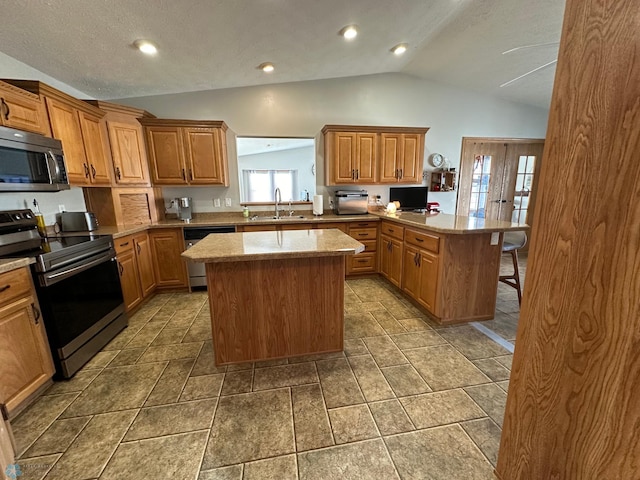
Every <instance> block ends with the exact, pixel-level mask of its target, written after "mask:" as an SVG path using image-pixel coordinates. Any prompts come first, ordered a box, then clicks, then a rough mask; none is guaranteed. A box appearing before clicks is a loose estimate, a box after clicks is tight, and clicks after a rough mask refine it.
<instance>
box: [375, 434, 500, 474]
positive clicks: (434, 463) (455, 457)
mask: <svg viewBox="0 0 640 480" xmlns="http://www.w3.org/2000/svg"><path fill="white" fill-rule="evenodd" d="M386 444H387V447H388V449H389V452H390V453H391V457H392V458H393V461H394V463H395V465H396V467H397V468H398V472H399V473H400V475H401V476H402V478H415V479H418V478H421V479H422V478H424V479H427V478H428V479H432V480H489V479H492V478H493V468H492V466H491V464H490V463H489V462H488V461H487V460H486V458H485V457H484V456H483V455H482V453H481V452H480V450H478V447H476V445H475V444H474V443H473V442H472V441H471V439H470V438H469V437H468V436H467V435H466V434H465V433H464V431H463V430H462V428H461V427H460V426H459V425H449V426H446V427H439V428H432V429H429V430H419V431H416V432H410V433H402V434H400V435H396V436H393V437H388V438H387V439H386Z"/></svg>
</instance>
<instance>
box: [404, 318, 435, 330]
mask: <svg viewBox="0 0 640 480" xmlns="http://www.w3.org/2000/svg"><path fill="white" fill-rule="evenodd" d="M398 321H399V322H400V323H401V324H402V326H403V327H404V328H405V330H406V331H407V332H420V331H424V330H432V328H431V326H429V324H428V323H427V321H426V319H424V318H401V319H399V320H398Z"/></svg>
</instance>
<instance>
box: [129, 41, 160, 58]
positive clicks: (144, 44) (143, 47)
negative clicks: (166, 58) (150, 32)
mask: <svg viewBox="0 0 640 480" xmlns="http://www.w3.org/2000/svg"><path fill="white" fill-rule="evenodd" d="M133 46H134V47H136V48H137V49H138V50H140V51H141V52H142V53H144V54H145V55H155V54H156V53H158V49H157V48H156V46H155V45H154V44H153V43H151V42H149V41H148V40H136V41H135V42H133Z"/></svg>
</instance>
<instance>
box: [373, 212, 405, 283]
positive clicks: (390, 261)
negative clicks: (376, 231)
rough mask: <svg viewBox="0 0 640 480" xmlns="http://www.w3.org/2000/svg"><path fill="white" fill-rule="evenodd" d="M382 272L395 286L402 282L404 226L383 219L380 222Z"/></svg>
mask: <svg viewBox="0 0 640 480" xmlns="http://www.w3.org/2000/svg"><path fill="white" fill-rule="evenodd" d="M380 234H381V235H380V247H379V252H380V253H379V254H380V273H381V274H382V275H383V276H384V277H385V278H386V279H387V280H389V281H390V282H391V283H393V284H394V285H395V286H397V287H400V285H401V282H402V256H403V253H402V252H403V247H404V245H403V242H402V240H403V238H404V227H400V226H398V225H397V224H394V223H391V222H386V221H382V222H381V223H380Z"/></svg>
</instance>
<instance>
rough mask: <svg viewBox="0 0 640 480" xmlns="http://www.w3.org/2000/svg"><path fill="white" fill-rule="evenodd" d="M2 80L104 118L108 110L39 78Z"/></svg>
mask: <svg viewBox="0 0 640 480" xmlns="http://www.w3.org/2000/svg"><path fill="white" fill-rule="evenodd" d="M2 81H4V82H6V83H10V84H12V85H15V86H16V87H18V88H22V89H24V90H27V91H29V92H31V93H34V94H36V95H41V96H45V97H47V98H52V99H55V100H58V101H59V102H64V103H66V104H68V105H71V106H72V107H74V108H76V109H78V110H81V111H83V112H86V113H90V114H92V115H96V116H97V117H99V118H102V117H104V116H105V115H106V112H104V111H102V110H100V109H99V108H98V107H96V106H94V105H90V104H89V103H87V102H85V101H84V100H79V99H77V98H75V97H72V96H71V95H68V94H66V93H64V92H62V91H60V90H58V89H56V88H53V87H52V86H50V85H47V84H46V83H43V82H40V81H38V80H14V79H2Z"/></svg>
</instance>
